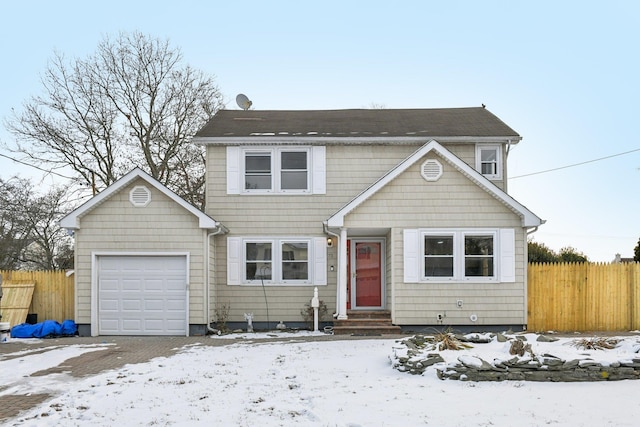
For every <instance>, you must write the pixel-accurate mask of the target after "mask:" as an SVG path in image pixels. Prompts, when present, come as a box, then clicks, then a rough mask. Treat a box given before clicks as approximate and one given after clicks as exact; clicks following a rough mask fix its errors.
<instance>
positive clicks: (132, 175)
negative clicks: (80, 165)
mask: <svg viewBox="0 0 640 427" xmlns="http://www.w3.org/2000/svg"><path fill="white" fill-rule="evenodd" d="M138 178H140V179H142V180H144V181H146V182H147V183H148V184H149V185H151V186H152V187H154V188H155V189H156V190H158V191H160V192H161V193H162V194H164V195H165V196H167V197H169V198H170V199H171V200H173V201H174V202H176V203H177V204H178V205H180V206H182V207H183V208H184V209H186V210H187V211H188V212H189V213H191V214H192V215H194V216H195V217H197V218H198V224H199V227H200V228H204V229H211V228H217V227H218V226H219V225H220V224H219V223H218V222H216V220H214V219H213V218H211V217H210V216H208V215H207V214H205V213H204V212H202V211H200V210H198V209H196V208H195V207H194V206H193V205H191V204H190V203H188V202H187V201H185V200H184V199H183V198H181V197H180V196H178V195H177V194H176V193H174V192H173V191H171V190H169V189H168V188H167V187H165V186H164V185H163V184H161V183H160V182H159V181H158V180H156V179H155V178H153V177H152V176H151V175H149V174H148V173H146V172H144V171H143V170H142V169H139V168H135V169H133V170H132V171H130V172H129V173H127V174H126V175H124V176H123V177H122V178H120V179H119V180H117V181H116V182H114V183H113V184H111V185H110V186H108V187H107V188H105V189H104V190H102V191H101V192H100V193H98V194H97V195H95V196H94V197H92V198H91V199H89V201H87V202H86V203H84V204H83V205H82V206H80V207H79V208H77V209H74V210H73V211H72V212H71V213H69V214H67V215H66V216H64V217H63V218H62V219H61V220H60V226H61V227H63V228H66V229H67V230H78V229H80V219H81V217H82V216H83V215H85V214H87V213H88V212H90V211H91V210H92V209H94V208H96V207H97V206H99V205H100V204H101V203H103V202H105V201H106V200H108V199H109V198H110V197H111V196H113V195H114V194H116V193H117V192H119V191H120V190H121V189H122V188H124V187H126V186H127V185H129V184H130V183H131V182H133V181H134V180H136V179H138Z"/></svg>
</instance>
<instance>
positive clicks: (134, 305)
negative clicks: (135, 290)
mask: <svg viewBox="0 0 640 427" xmlns="http://www.w3.org/2000/svg"><path fill="white" fill-rule="evenodd" d="M140 310H142V300H141V299H137V300H134V299H126V300H123V301H122V311H140Z"/></svg>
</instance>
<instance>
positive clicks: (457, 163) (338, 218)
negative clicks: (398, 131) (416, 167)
mask: <svg viewBox="0 0 640 427" xmlns="http://www.w3.org/2000/svg"><path fill="white" fill-rule="evenodd" d="M431 151H434V152H436V153H438V154H439V155H440V156H441V157H442V158H443V159H444V160H446V161H447V162H448V163H449V164H450V165H451V166H453V167H454V168H456V169H457V170H458V171H459V172H461V173H462V174H463V175H465V176H466V177H467V178H469V179H471V181H473V182H475V183H476V184H477V185H478V186H479V187H481V188H482V189H483V190H485V191H486V192H488V193H489V194H491V195H492V196H493V197H495V198H496V199H498V200H499V201H501V202H502V203H504V204H505V205H506V206H507V207H509V208H510V209H511V210H512V211H514V212H515V213H517V214H518V215H519V216H520V217H521V218H522V226H523V227H527V228H529V227H537V226H539V225H541V224H543V223H544V221H543V220H542V219H540V218H539V217H538V216H536V215H535V214H534V213H533V212H531V211H530V210H528V209H527V208H526V207H524V206H523V205H522V204H520V203H519V202H517V201H516V200H515V199H514V198H513V197H511V196H510V195H508V194H507V193H505V192H504V191H502V190H501V189H500V188H498V187H497V186H496V185H495V184H493V183H492V182H491V181H489V180H488V179H487V178H485V177H484V176H482V174H481V173H480V172H478V171H476V170H475V169H473V168H472V167H471V166H469V165H468V164H466V163H465V162H463V161H462V160H460V158H458V157H457V156H455V155H454V154H453V153H452V152H451V151H449V150H447V149H446V148H444V147H443V146H442V145H441V144H439V143H438V142H437V141H435V140H431V141H430V142H428V143H427V144H425V145H423V146H422V147H420V149H418V150H416V151H415V152H414V153H413V154H411V155H410V156H409V157H407V158H406V159H405V160H403V161H402V162H401V163H399V164H398V165H397V166H396V167H395V168H393V169H391V170H390V171H389V172H387V173H386V174H385V175H383V176H382V177H381V178H380V179H379V180H377V181H376V182H374V183H373V184H372V185H371V186H369V188H367V189H366V190H364V191H363V192H362V193H360V194H359V195H358V196H356V197H355V198H354V199H353V200H351V201H350V202H349V203H347V204H346V205H345V206H344V207H342V208H341V209H340V210H339V211H338V212H336V213H335V214H333V215H332V216H331V217H330V218H329V219H328V220H327V226H328V227H331V228H334V227H342V226H343V225H344V217H345V216H346V215H347V214H348V213H349V212H351V211H352V210H354V209H355V208H356V207H358V206H359V205H360V204H362V203H363V202H364V201H365V200H367V199H368V198H369V197H371V196H372V195H374V194H375V193H376V192H378V190H380V189H381V188H383V187H384V186H386V185H387V184H388V183H389V182H391V181H392V180H393V179H395V178H396V177H397V176H398V175H400V174H402V173H403V172H404V171H406V170H407V169H408V168H409V167H410V166H411V165H413V164H414V163H415V162H417V161H418V160H420V159H421V158H422V157H424V156H425V155H426V154H428V153H429V152H431Z"/></svg>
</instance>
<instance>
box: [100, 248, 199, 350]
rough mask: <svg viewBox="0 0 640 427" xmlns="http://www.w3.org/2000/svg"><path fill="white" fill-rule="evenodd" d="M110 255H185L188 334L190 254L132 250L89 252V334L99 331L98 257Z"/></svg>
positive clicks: (187, 324)
mask: <svg viewBox="0 0 640 427" xmlns="http://www.w3.org/2000/svg"><path fill="white" fill-rule="evenodd" d="M101 256H104V257H110V256H114V257H117V256H132V257H138V256H139V257H144V256H147V257H150V256H158V257H165V256H166V257H169V256H174V257H185V261H186V268H185V273H186V275H185V292H186V295H185V297H186V305H185V314H186V317H185V328H186V335H185V336H189V298H190V292H189V284H190V281H191V275H190V273H191V267H190V265H191V254H190V253H189V252H133V251H113V252H110V251H92V252H91V336H92V337H96V336H98V331H99V325H98V322H99V312H98V291H99V289H98V258H99V257H101Z"/></svg>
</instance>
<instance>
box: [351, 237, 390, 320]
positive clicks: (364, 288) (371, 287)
mask: <svg viewBox="0 0 640 427" xmlns="http://www.w3.org/2000/svg"><path fill="white" fill-rule="evenodd" d="M349 246H350V249H351V250H350V251H349V252H350V254H349V255H350V256H349V261H350V266H349V271H350V273H351V274H350V280H349V282H350V284H349V285H350V286H349V288H350V293H351V295H350V296H351V298H349V302H350V304H349V305H350V307H349V308H382V242H381V241H359V240H351V242H350V245H349Z"/></svg>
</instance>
